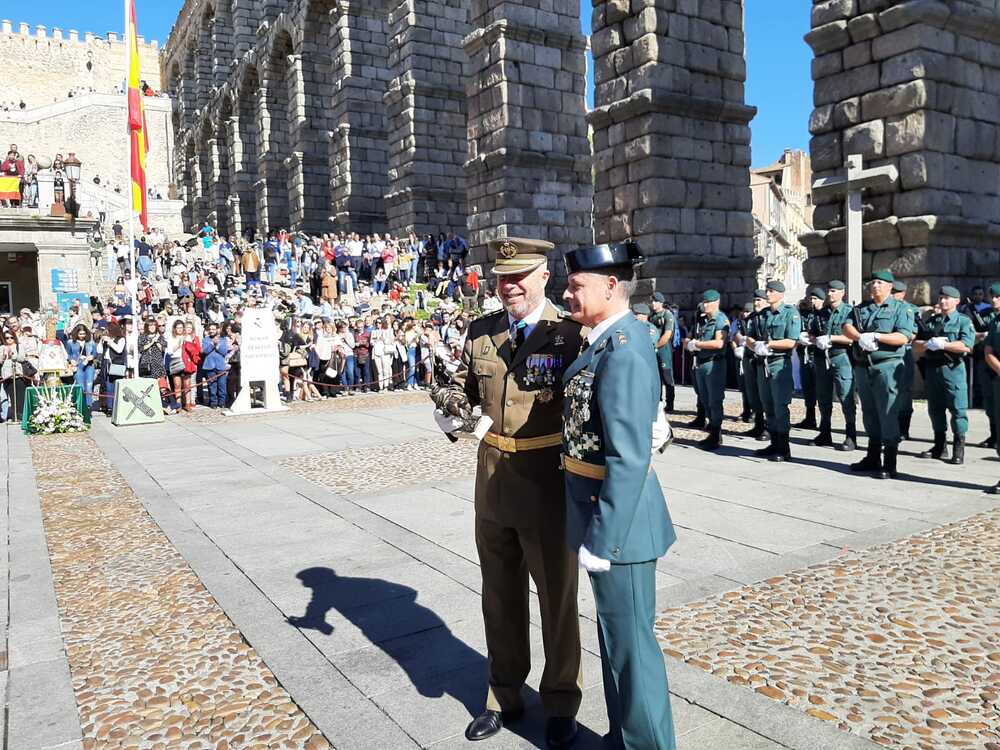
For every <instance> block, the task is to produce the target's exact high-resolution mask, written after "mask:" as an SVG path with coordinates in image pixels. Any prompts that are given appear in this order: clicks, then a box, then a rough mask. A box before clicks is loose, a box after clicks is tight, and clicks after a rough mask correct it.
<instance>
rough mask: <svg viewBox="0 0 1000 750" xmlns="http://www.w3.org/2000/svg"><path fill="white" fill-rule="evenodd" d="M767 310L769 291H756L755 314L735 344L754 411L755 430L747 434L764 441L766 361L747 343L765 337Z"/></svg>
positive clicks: (738, 333) (748, 396) (747, 320)
mask: <svg viewBox="0 0 1000 750" xmlns="http://www.w3.org/2000/svg"><path fill="white" fill-rule="evenodd" d="M765 310H767V290H765V289H756V290H754V293H753V312H752V313H750V315H749V316H748V317H747V319H746V325H745V330H744V331H739V332H737V334H736V341H735V342H734V343H735V344H736V356H737V359H740V354H741V352H740V350H742V362H743V382H744V383H745V385H746V389H747V399H748V400H749V401H750V409H751V411H753V429H752V430H750V432H748V433H747V436H748V437H752V438H756V439H757V440H763V439H764V433H765V426H764V402H763V399H762V398H761V392H760V384H759V380H760V377H761V373H760V368H761V363H762V362H763V361H764V360H763V359H761V358H760V357H758V356H757V355H756V354H754V351H753V346H752V345H751V344H749V343H747V342H748V341H750V340H751V339H753V340H758V339H763V338H764V337H765V335H766V334H765V333H764V328H763V319H764V317H763V315H764V311H765Z"/></svg>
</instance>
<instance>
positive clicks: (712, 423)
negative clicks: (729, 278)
mask: <svg viewBox="0 0 1000 750" xmlns="http://www.w3.org/2000/svg"><path fill="white" fill-rule="evenodd" d="M718 301H719V293H718V292H717V291H715V290H714V289H709V290H708V291H706V292H705V294H704V295H703V297H702V302H703V303H704V302H718ZM720 331H721V332H722V334H723V337H722V340H723V347H722V348H721V349H697V350H695V351H693V352H692V353H691V355H692V357H694V387H695V389H696V390H697V392H698V400H699V401H700V402H701V404H702V407H703V408H704V410H705V417H706V419H707V420H708V432H709V437H708V439H707V440H705V441H703V443H704V445H703V447H717V446H718V445H719V442H720V440H721V434H722V419H723V417H724V416H725V413H724V411H723V402H724V400H725V397H726V342H727V341H728V339H729V318H727V317H726V315H725V314H724V313H723V312H722V311H721V310H717V311H716V312H714V313H712V314H708V313H704V312H703V313H702V314H701V315H699V316H698V319H697V321H696V322H695V327H694V331H692V332H691V334H690V336H689V341H715V338H716V334H718V333H719V332H720Z"/></svg>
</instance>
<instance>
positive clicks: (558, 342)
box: [552, 333, 566, 346]
mask: <svg viewBox="0 0 1000 750" xmlns="http://www.w3.org/2000/svg"><path fill="white" fill-rule="evenodd" d="M552 344H553V345H554V346H565V345H566V339H565V337H564V336H563V335H562V334H561V333H557V334H556V335H555V338H553V339H552Z"/></svg>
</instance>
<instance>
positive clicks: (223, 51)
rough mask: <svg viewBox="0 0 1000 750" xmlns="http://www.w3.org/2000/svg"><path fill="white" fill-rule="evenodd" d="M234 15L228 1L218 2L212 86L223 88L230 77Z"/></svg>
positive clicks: (213, 45) (213, 44) (216, 7)
mask: <svg viewBox="0 0 1000 750" xmlns="http://www.w3.org/2000/svg"><path fill="white" fill-rule="evenodd" d="M233 49H234V33H233V13H232V8H231V6H230V5H229V2H228V0H218V2H217V3H216V5H215V22H214V24H213V25H212V84H213V85H214V86H216V87H221V86H222V85H223V84H224V83H225V82H226V77H227V76H228V75H229V68H230V65H231V64H232V61H233Z"/></svg>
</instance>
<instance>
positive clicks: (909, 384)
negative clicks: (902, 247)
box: [892, 279, 920, 440]
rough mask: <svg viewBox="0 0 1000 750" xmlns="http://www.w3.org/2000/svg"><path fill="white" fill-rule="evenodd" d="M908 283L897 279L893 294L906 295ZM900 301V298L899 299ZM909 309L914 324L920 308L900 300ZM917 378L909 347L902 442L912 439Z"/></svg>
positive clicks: (901, 416) (905, 359) (902, 394)
mask: <svg viewBox="0 0 1000 750" xmlns="http://www.w3.org/2000/svg"><path fill="white" fill-rule="evenodd" d="M906 290H907V286H906V282H905V281H902V280H900V279H896V281H894V282H893V283H892V293H893V294H903V295H905V294H906ZM897 299H899V298H897ZM899 301H900V302H902V303H903V304H904V305H906V307H907V308H908V309H909V311H910V314H911V315H912V316H913V320H914V322H915V321H916V319H917V317H918V316H919V315H920V308H919V307H917V306H916V305H914V304H913V303H912V302H907V301H906V300H905V299H900V300H899ZM916 376H917V367H916V362H915V360H914V357H913V347H912V346H909V345H907V346H906V347H904V349H903V374H902V377H901V378H900V381H899V396H898V401H899V437H900V440H909V439H910V422H912V421H913V382H914V380H915V379H916Z"/></svg>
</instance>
